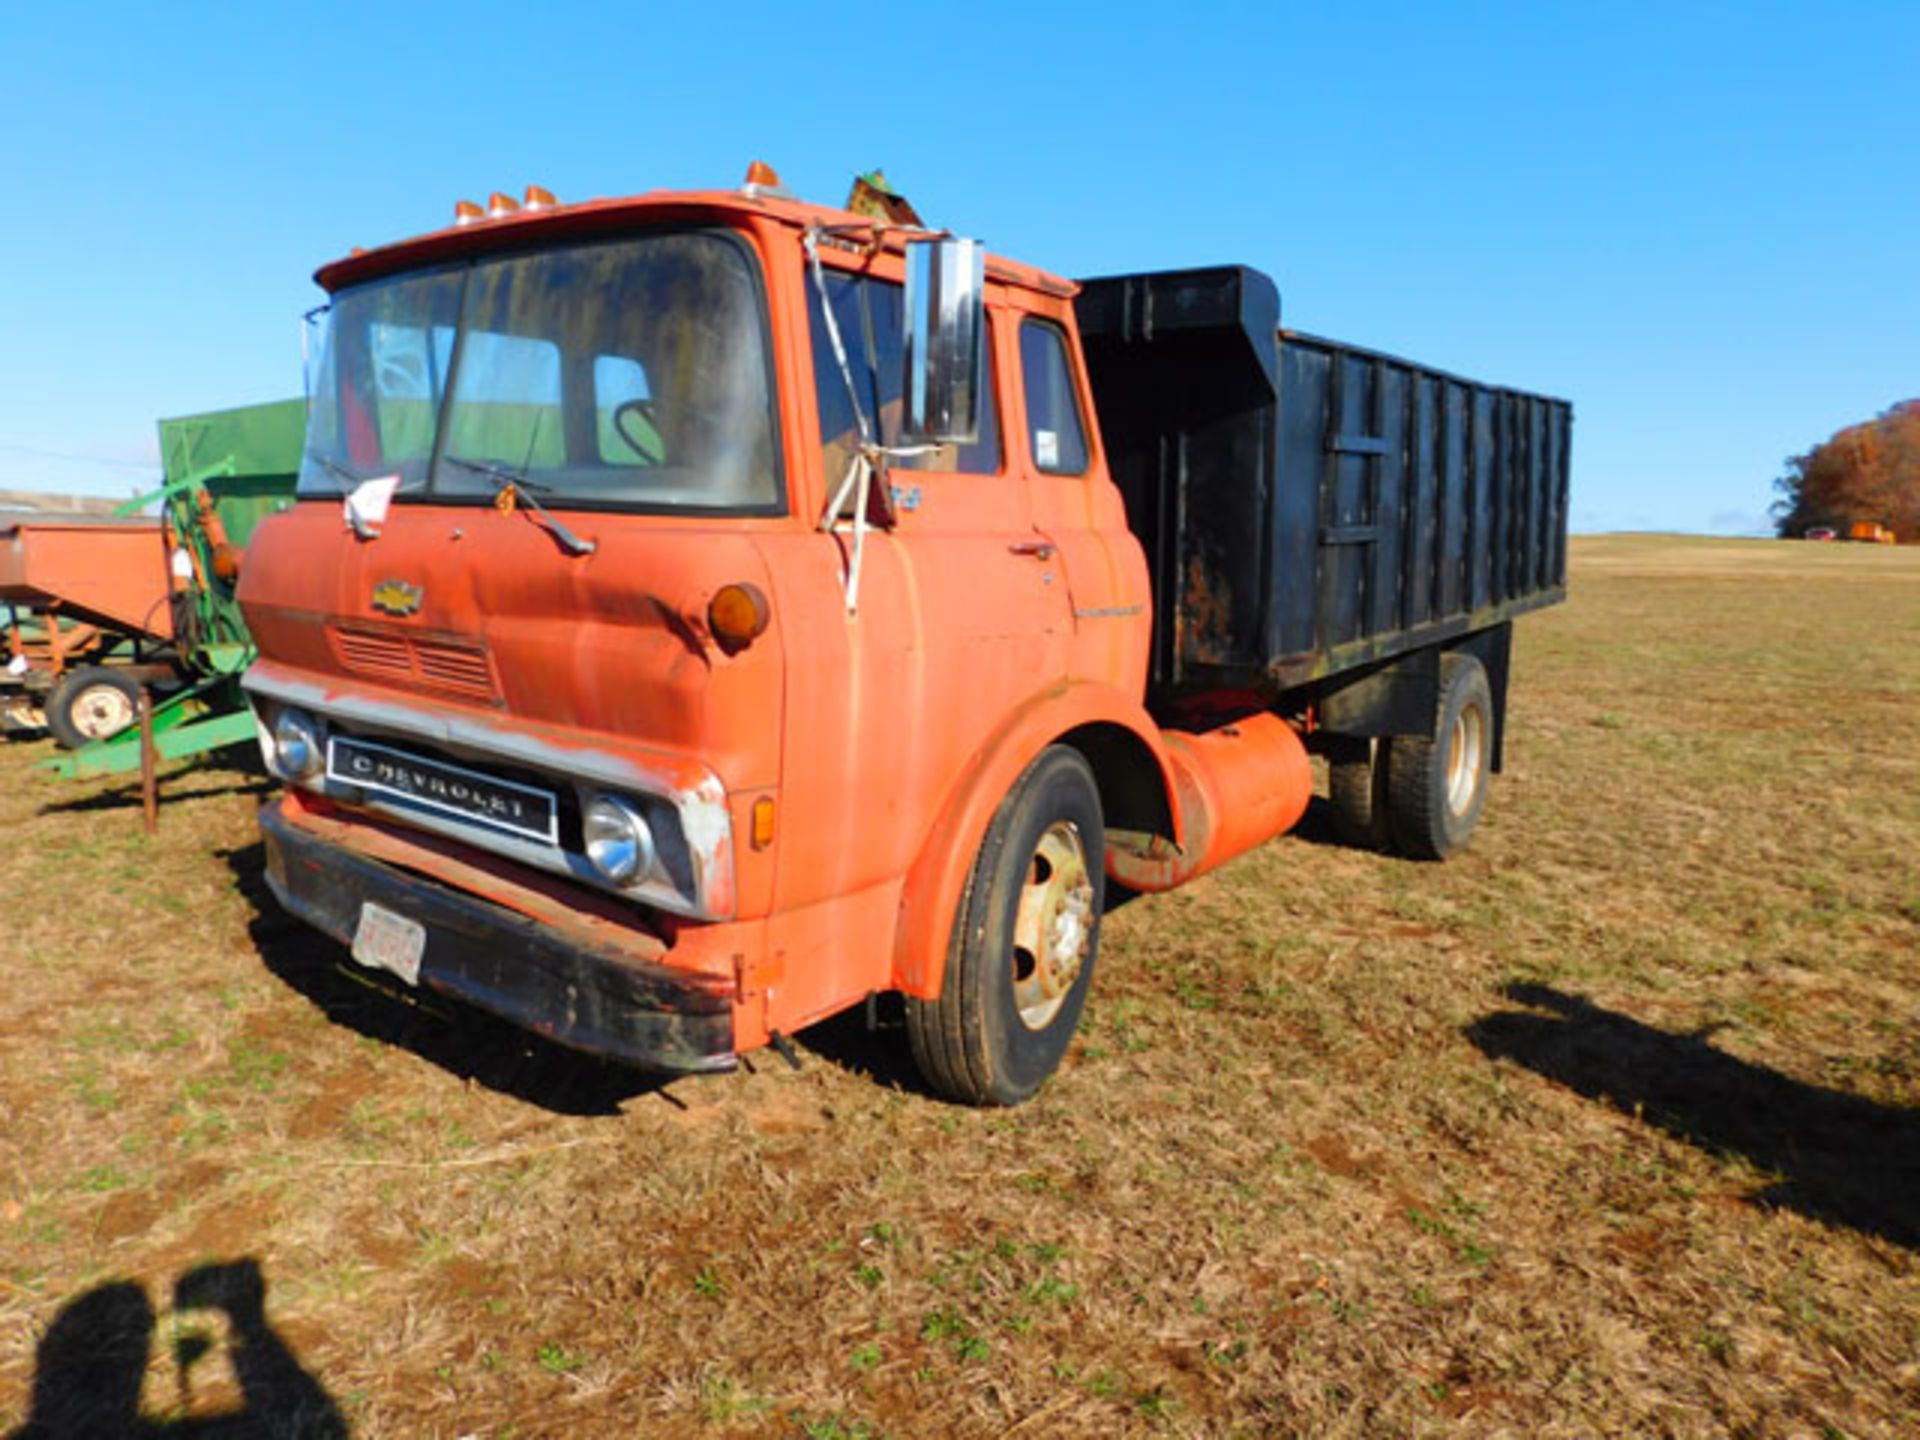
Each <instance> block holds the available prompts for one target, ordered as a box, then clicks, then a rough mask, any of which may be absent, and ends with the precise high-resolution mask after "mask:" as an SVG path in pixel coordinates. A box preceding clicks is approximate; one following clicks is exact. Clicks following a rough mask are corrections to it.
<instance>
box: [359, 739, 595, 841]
mask: <svg viewBox="0 0 1920 1440" xmlns="http://www.w3.org/2000/svg"><path fill="white" fill-rule="evenodd" d="M327 778H328V779H329V780H336V781H338V782H339V783H341V784H342V785H352V786H354V787H356V788H358V789H361V790H365V791H368V792H371V793H373V794H376V795H391V796H394V797H396V798H398V799H400V800H404V801H406V802H407V803H408V804H409V805H419V806H423V807H425V808H426V809H428V810H435V811H438V812H440V813H441V814H443V815H453V816H456V817H458V818H459V819H462V820H468V821H472V822H473V823H475V824H479V825H487V826H491V827H493V828H495V829H497V830H504V831H505V832H507V833H508V834H509V835H519V836H521V837H523V838H525V839H528V840H538V841H540V842H541V843H542V844H545V845H555V846H557V845H558V844H559V843H560V805H559V800H558V797H556V796H555V795H554V793H553V792H552V791H551V790H540V789H537V788H535V787H534V786H532V785H522V784H519V783H518V782H517V781H513V780H502V779H500V778H499V777H497V776H494V775H485V774H482V773H481V772H480V771H478V770H469V769H467V768H466V767H464V766H461V765H449V764H447V762H446V761H444V760H428V759H425V758H423V757H421V756H419V755H412V754H409V753H408V752H407V751H405V750H396V749H394V748H393V747H392V746H390V745H376V744H374V743H373V742H372V741H371V740H359V739H355V738H354V737H352V736H348V735H335V736H332V737H331V738H330V739H329V740H328V741H327Z"/></svg>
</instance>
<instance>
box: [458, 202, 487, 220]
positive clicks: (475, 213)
mask: <svg viewBox="0 0 1920 1440" xmlns="http://www.w3.org/2000/svg"><path fill="white" fill-rule="evenodd" d="M486 213H487V212H486V211H484V210H482V209H481V208H480V207H479V206H478V205H476V204H474V203H473V202H472V201H471V200H456V201H454V202H453V223H454V224H456V225H471V224H473V222H474V221H476V220H480V219H483V218H485V216H486Z"/></svg>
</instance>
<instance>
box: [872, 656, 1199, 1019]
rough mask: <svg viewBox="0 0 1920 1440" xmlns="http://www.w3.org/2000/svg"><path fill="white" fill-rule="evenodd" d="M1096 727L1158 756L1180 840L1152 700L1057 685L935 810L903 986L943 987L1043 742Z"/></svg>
mask: <svg viewBox="0 0 1920 1440" xmlns="http://www.w3.org/2000/svg"><path fill="white" fill-rule="evenodd" d="M1089 725H1110V726H1117V727H1119V728H1120V729H1122V730H1124V731H1126V732H1127V733H1128V734H1129V735H1130V736H1131V737H1132V738H1133V739H1135V740H1137V741H1139V743H1140V745H1141V746H1142V747H1144V749H1145V751H1146V752H1147V753H1148V754H1150V755H1151V756H1152V757H1153V763H1154V765H1155V767H1156V768H1157V770H1158V772H1159V774H1158V780H1159V783H1160V786H1161V789H1162V790H1163V792H1164V793H1165V795H1166V802H1167V813H1168V814H1169V815H1170V816H1171V818H1172V823H1173V834H1172V836H1171V837H1170V838H1171V839H1172V840H1173V841H1174V843H1175V844H1176V845H1177V844H1179V842H1180V839H1181V837H1182V836H1183V835H1184V834H1185V822H1184V817H1183V814H1182V811H1181V806H1180V793H1179V790H1178V788H1177V787H1176V786H1175V784H1174V783H1173V776H1174V770H1173V760H1172V757H1171V756H1170V755H1169V754H1168V752H1167V747H1166V742H1165V740H1164V739H1163V738H1162V737H1161V734H1160V727H1159V726H1157V725H1155V724H1154V723H1153V720H1152V718H1151V717H1150V716H1149V715H1148V714H1147V712H1146V708H1145V707H1144V706H1142V705H1141V704H1140V702H1139V701H1137V700H1134V699H1131V698H1130V697H1128V696H1127V695H1125V694H1124V693H1122V692H1121V691H1119V690H1116V689H1114V688H1112V687H1111V686H1107V685H1101V684H1097V683H1094V682H1090V681H1079V682H1074V681H1069V682H1066V683H1064V684H1058V685H1054V686H1051V687H1049V688H1048V689H1046V690H1045V691H1042V692H1041V693H1040V694H1038V695H1035V696H1033V697H1032V698H1031V699H1029V700H1028V701H1027V702H1026V703H1025V704H1023V705H1021V706H1020V707H1019V708H1018V709H1017V710H1015V711H1014V712H1013V714H1012V715H1010V716H1009V717H1008V718H1007V721H1006V723H1005V724H1003V725H1002V726H1001V727H1000V728H999V729H998V730H997V731H995V732H994V734H993V736H992V738H991V739H989V740H988V741H987V742H986V743H985V744H984V745H982V746H981V747H980V748H979V750H977V751H976V752H975V753H974V755H973V758H972V760H971V761H970V762H969V763H968V765H967V767H966V768H965V770H964V771H962V773H961V775H960V778H959V779H958V780H957V781H956V782H955V783H954V786H953V788H952V790H951V791H949V792H948V795H947V797H946V799H945V800H944V801H943V802H942V804H941V806H940V808H939V810H938V811H937V812H936V814H935V818H934V822H933V825H932V827H931V829H930V831H929V833H928V835H927V837H926V838H925V840H924V841H923V842H922V844H921V847H920V852H919V855H918V858H917V859H915V861H914V863H913V866H912V868H911V869H909V870H908V872H907V879H906V884H905V885H904V886H903V887H902V889H901V893H900V919H899V924H898V925H897V927H896V928H895V930H894V955H893V984H894V987H895V988H896V989H898V990H901V991H903V992H905V993H906V994H908V995H915V996H918V997H920V998H921V999H925V1000H931V999H934V998H936V997H937V996H938V995H939V994H940V986H941V981H942V979H943V977H944V974H945V970H946V958H947V941H948V938H949V936H950V934H951V932H952V928H953V921H954V917H955V916H956V915H957V914H958V913H959V909H960V898H961V896H962V894H963V893H964V892H965V890H966V885H967V877H968V874H969V872H970V871H971V869H972V867H973V858H974V856H975V854H976V853H978V851H979V849H980V843H981V841H982V840H983V839H984V838H985V837H986V833H987V827H988V826H989V825H990V824H992V823H993V816H994V812H995V811H997V810H998V809H999V808H1000V802H1001V801H1002V800H1003V799H1005V798H1006V795H1007V792H1008V791H1009V790H1011V789H1012V788H1013V785H1014V782H1015V781H1016V780H1018V779H1019V778H1020V776H1021V774H1022V773H1023V772H1024V771H1025V770H1026V768H1027V767H1028V766H1029V765H1031V764H1032V763H1033V762H1034V760H1035V758H1036V757H1038V756H1039V754H1040V752H1041V751H1042V750H1045V749H1046V748H1047V746H1049V745H1051V744H1053V743H1054V742H1055V741H1056V740H1059V739H1060V738H1061V737H1063V736H1065V735H1068V734H1070V733H1071V732H1073V731H1075V730H1079V729H1082V728H1083V727H1086V726H1089Z"/></svg>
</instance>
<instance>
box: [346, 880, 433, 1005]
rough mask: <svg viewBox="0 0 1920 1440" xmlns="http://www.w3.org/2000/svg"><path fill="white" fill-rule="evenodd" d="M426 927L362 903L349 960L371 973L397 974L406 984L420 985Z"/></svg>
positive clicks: (402, 916) (372, 904) (380, 907)
mask: <svg viewBox="0 0 1920 1440" xmlns="http://www.w3.org/2000/svg"><path fill="white" fill-rule="evenodd" d="M426 948H427V927H426V926H424V925H422V924H421V923H420V922H419V921H418V920H409V919H408V918H407V917H406V916H404V915H396V914H394V913H393V911H391V910H388V909H386V908H384V907H382V906H379V905H376V904H374V903H373V902H372V901H371V900H367V901H364V902H363V903H362V904H361V906H360V925H359V928H358V929H356V930H355V931H354V932H353V958H354V959H355V960H358V961H359V962H360V963H361V964H362V965H365V966H368V967H369V968H371V969H374V970H385V971H386V972H387V973H388V974H390V975H398V976H399V977H400V978H401V979H402V980H404V981H406V982H407V984H409V985H418V984H419V983H420V957H421V955H423V954H425V953H426Z"/></svg>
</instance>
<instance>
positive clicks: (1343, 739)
mask: <svg viewBox="0 0 1920 1440" xmlns="http://www.w3.org/2000/svg"><path fill="white" fill-rule="evenodd" d="M1493 723H1494V722H1493V692H1492V689H1491V687H1490V686H1489V685H1488V683H1487V672H1486V668H1485V667H1484V666H1482V665H1481V663H1480V662H1479V661H1478V660H1476V659H1475V658H1474V657H1473V656H1471V655H1466V654H1460V653H1453V654H1448V655H1443V656H1441V657H1440V698H1439V705H1438V711H1437V713H1436V715H1435V717H1434V727H1433V733H1432V734H1431V735H1395V736H1392V737H1391V738H1387V739H1381V740H1369V739H1364V738H1361V737H1357V736H1338V737H1335V739H1334V743H1333V745H1332V746H1331V748H1330V749H1329V750H1328V752H1327V762H1328V779H1327V790H1328V800H1329V802H1330V804H1331V806H1332V810H1333V824H1334V830H1335V832H1336V833H1337V834H1338V835H1339V836H1340V838H1341V839H1342V840H1343V841H1345V842H1346V843H1348V844H1350V845H1358V846H1361V847H1363V848H1366V849H1374V850H1395V851H1398V852H1399V853H1400V854H1402V855H1405V856H1407V857H1409V858H1410V859H1414V860H1444V859H1446V858H1447V857H1448V856H1450V855H1454V854H1457V853H1458V852H1459V851H1461V850H1464V849H1465V848H1466V846H1467V844H1468V842H1469V841H1470V840H1472V838H1473V832H1474V831H1475V830H1476V829H1477V828H1478V827H1479V824H1480V815H1481V812H1482V811H1484V810H1485V809H1486V804H1487V783H1488V776H1489V773H1490V771H1491V768H1492V757H1493Z"/></svg>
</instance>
